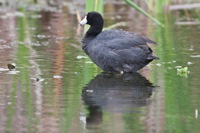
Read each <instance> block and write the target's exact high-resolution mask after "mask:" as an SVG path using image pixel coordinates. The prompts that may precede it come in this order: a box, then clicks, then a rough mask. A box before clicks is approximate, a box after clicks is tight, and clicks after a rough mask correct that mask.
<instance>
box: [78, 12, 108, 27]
mask: <svg viewBox="0 0 200 133" xmlns="http://www.w3.org/2000/svg"><path fill="white" fill-rule="evenodd" d="M103 23H104V20H103V17H102V16H101V14H100V13H98V12H94V11H93V12H88V14H87V15H86V16H85V18H84V19H83V20H82V21H81V22H80V24H81V25H85V24H88V25H90V26H97V27H103Z"/></svg>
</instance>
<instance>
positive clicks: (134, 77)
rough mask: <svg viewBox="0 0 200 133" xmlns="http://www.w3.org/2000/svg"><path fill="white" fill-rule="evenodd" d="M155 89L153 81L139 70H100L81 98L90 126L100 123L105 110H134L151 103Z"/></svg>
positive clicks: (128, 111)
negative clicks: (113, 71)
mask: <svg viewBox="0 0 200 133" xmlns="http://www.w3.org/2000/svg"><path fill="white" fill-rule="evenodd" d="M153 88H154V87H153V85H152V83H150V82H149V81H148V80H147V79H146V78H145V77H143V76H141V75H140V74H138V73H134V74H109V73H100V74H99V75H97V76H96V77H95V78H94V79H92V80H91V81H90V82H89V84H88V85H86V86H85V87H84V89H83V92H82V99H83V101H84V103H85V105H86V107H87V109H88V111H89V114H88V116H87V119H86V122H87V126H89V125H90V127H91V125H96V126H97V125H99V124H100V123H101V122H102V117H103V112H104V111H107V112H113V113H130V112H131V113H134V109H135V108H138V107H142V106H145V105H147V104H148V103H149V98H150V96H151V95H152V90H153Z"/></svg>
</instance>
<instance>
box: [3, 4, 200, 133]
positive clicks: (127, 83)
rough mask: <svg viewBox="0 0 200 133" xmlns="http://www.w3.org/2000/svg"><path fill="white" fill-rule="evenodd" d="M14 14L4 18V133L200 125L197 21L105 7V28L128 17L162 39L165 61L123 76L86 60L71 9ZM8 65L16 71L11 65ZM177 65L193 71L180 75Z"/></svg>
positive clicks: (134, 27) (124, 132)
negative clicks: (178, 21) (159, 24)
mask: <svg viewBox="0 0 200 133" xmlns="http://www.w3.org/2000/svg"><path fill="white" fill-rule="evenodd" d="M111 7H112V8H111ZM119 9H120V11H121V12H119ZM122 11H123V12H124V13H122ZM129 12H134V13H133V14H130V13H129ZM9 13H11V14H13V11H8V13H2V14H1V18H0V35H1V37H0V53H1V56H0V60H1V62H0V118H1V119H0V132H1V133H4V132H10V133H21V132H24V133H38V132H39V133H45V132H48V133H66V132H69V133H83V132H91V133H93V132H99V133H102V132H105V133H108V132H113V133H129V132H130V133H132V132H138V133H144V132H147V133H152V132H158V133H161V132H169V133H170V132H176V133H177V132H180V133H184V132H185V133H187V132H193V133H197V132H198V131H199V130H200V129H199V128H200V127H199V126H198V125H199V124H198V123H199V116H198V112H199V109H200V108H199V107H200V106H199V105H200V100H199V95H200V90H199V86H200V83H199V82H198V79H200V76H199V70H198V68H199V66H200V64H199V63H200V62H199V59H200V53H199V51H200V48H199V46H198V45H199V43H200V39H199V36H200V31H199V28H200V27H199V25H174V24H175V21H176V19H178V18H177V16H173V15H172V17H171V18H170V19H167V17H162V16H163V15H162V16H158V18H159V19H161V20H162V22H163V23H164V24H165V25H166V27H165V28H161V27H157V26H154V25H153V24H152V22H151V21H150V20H148V19H147V18H145V17H144V16H142V15H141V14H138V13H135V11H133V9H131V8H129V7H127V6H125V5H109V4H108V5H106V6H105V18H106V23H105V25H106V26H110V25H111V24H114V23H116V22H124V21H125V22H127V26H125V27H121V28H123V29H126V30H128V31H133V32H137V33H141V34H145V35H147V36H149V37H150V38H152V39H154V40H156V41H157V42H158V44H159V45H156V46H152V48H153V49H154V51H155V53H156V54H157V55H158V56H159V57H160V60H159V61H154V62H153V63H151V64H150V65H149V66H147V67H146V68H144V69H143V70H142V71H141V72H140V73H138V74H124V75H121V74H108V73H102V71H101V70H100V69H99V68H98V67H96V65H95V64H93V63H92V62H91V60H90V59H89V58H87V56H86V55H85V54H84V53H83V51H82V50H81V47H80V40H81V38H82V36H83V35H82V34H81V33H82V29H81V28H80V27H79V26H78V22H77V19H76V15H75V13H73V12H70V11H69V10H68V9H64V10H62V11H61V12H50V11H43V10H42V11H39V12H38V11H27V12H25V11H23V10H22V11H19V12H17V13H16V12H14V14H15V15H13V16H9V15H8V14H9ZM136 18H137V19H136ZM9 63H15V64H16V69H15V70H11V71H9V70H8V69H7V64H9ZM179 66H182V67H188V70H189V71H190V72H189V73H188V74H185V75H183V76H180V75H177V67H179Z"/></svg>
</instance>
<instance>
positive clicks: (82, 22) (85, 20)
mask: <svg viewBox="0 0 200 133" xmlns="http://www.w3.org/2000/svg"><path fill="white" fill-rule="evenodd" d="M85 24H87V16H85V18H84V19H83V20H81V22H80V25H85Z"/></svg>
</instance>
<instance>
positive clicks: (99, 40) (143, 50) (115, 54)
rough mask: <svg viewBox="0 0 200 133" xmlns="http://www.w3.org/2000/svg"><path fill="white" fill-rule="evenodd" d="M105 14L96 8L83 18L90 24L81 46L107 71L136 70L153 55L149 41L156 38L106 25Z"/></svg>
mask: <svg viewBox="0 0 200 133" xmlns="http://www.w3.org/2000/svg"><path fill="white" fill-rule="evenodd" d="M103 23H104V21H103V18H102V16H101V15H100V14H99V13H97V12H89V13H88V14H87V16H86V17H85V18H84V19H83V20H82V21H81V22H80V24H81V25H84V24H89V25H90V28H89V30H88V31H87V32H86V34H85V37H84V38H83V40H82V48H83V50H84V51H85V53H86V54H87V55H88V56H89V57H90V58H91V60H92V61H93V62H94V63H95V64H96V65H97V66H99V67H100V68H101V69H103V70H104V71H107V72H136V71H138V70H139V69H141V68H143V67H144V66H146V65H147V64H148V63H150V62H151V61H152V60H154V59H158V57H156V56H155V55H154V54H153V51H152V50H151V48H150V47H149V46H148V45H147V43H151V44H156V42H154V41H152V40H150V39H148V38H146V37H143V36H141V35H136V34H134V33H131V32H127V31H124V30H105V31H103V32H102V29H103Z"/></svg>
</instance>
